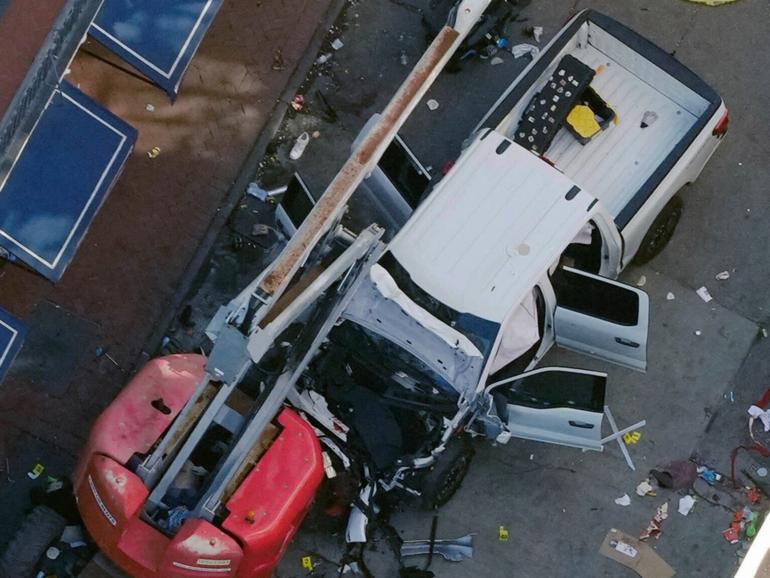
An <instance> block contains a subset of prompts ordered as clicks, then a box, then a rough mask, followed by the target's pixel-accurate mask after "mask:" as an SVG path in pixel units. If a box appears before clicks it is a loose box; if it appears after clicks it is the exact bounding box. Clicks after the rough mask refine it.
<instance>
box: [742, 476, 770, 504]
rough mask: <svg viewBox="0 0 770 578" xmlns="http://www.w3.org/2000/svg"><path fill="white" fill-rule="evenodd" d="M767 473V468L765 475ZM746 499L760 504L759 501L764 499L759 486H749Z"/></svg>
mask: <svg viewBox="0 0 770 578" xmlns="http://www.w3.org/2000/svg"><path fill="white" fill-rule="evenodd" d="M760 469H764V468H760ZM766 475H767V470H765V476H766ZM762 477H764V476H762ZM746 499H747V500H748V501H749V503H750V504H758V503H759V501H760V500H761V499H762V492H760V491H759V488H757V487H754V488H747V489H746Z"/></svg>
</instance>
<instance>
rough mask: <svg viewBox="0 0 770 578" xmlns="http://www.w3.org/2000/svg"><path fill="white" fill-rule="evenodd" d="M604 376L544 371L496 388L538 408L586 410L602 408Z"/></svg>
mask: <svg viewBox="0 0 770 578" xmlns="http://www.w3.org/2000/svg"><path fill="white" fill-rule="evenodd" d="M604 381H605V380H604V378H603V377H601V376H597V375H593V374H588V373H573V374H570V375H569V376H568V377H567V376H565V375H564V374H563V373H562V372H559V371H541V372H537V373H534V374H531V375H527V376H525V377H522V378H521V379H517V380H516V381H514V382H513V383H511V384H507V385H503V386H500V387H499V388H496V389H495V394H497V395H501V396H504V397H505V401H506V402H507V403H510V404H514V405H523V406H525V407H531V408H534V409H553V408H557V407H568V408H572V409H582V410H585V411H594V412H595V411H602V410H603V408H602V404H603V402H604Z"/></svg>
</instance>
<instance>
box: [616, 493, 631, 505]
mask: <svg viewBox="0 0 770 578" xmlns="http://www.w3.org/2000/svg"><path fill="white" fill-rule="evenodd" d="M615 503H616V504H617V505H618V506H630V505H631V496H629V495H628V494H623V495H622V496H620V497H619V498H615Z"/></svg>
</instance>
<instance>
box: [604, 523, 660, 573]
mask: <svg viewBox="0 0 770 578" xmlns="http://www.w3.org/2000/svg"><path fill="white" fill-rule="evenodd" d="M599 553H600V554H601V555H602V556H606V557H607V558H609V559H611V560H615V561H616V562H618V563H620V564H623V566H625V567H627V568H630V569H631V570H633V571H634V572H636V573H637V574H639V576H641V577H642V578H671V577H672V576H673V575H674V574H675V572H674V569H673V568H671V566H669V565H668V564H667V563H666V561H665V560H663V558H661V557H660V556H659V555H658V553H657V552H655V550H653V549H652V548H651V547H650V546H649V545H648V544H645V543H644V542H641V541H639V540H637V539H636V538H634V537H632V536H629V535H628V534H625V533H623V532H621V531H619V530H616V529H615V528H612V529H611V530H610V531H609V532H607V536H606V537H605V538H604V542H602V545H601V547H600V548H599Z"/></svg>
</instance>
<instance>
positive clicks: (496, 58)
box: [489, 56, 505, 66]
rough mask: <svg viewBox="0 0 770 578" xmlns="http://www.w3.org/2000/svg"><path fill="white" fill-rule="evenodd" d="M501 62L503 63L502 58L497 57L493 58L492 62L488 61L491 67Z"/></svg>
mask: <svg viewBox="0 0 770 578" xmlns="http://www.w3.org/2000/svg"><path fill="white" fill-rule="evenodd" d="M503 62H505V61H504V60H503V59H502V58H500V57H499V56H495V57H494V58H493V59H492V60H490V61H489V64H491V65H492V66H497V65H498V64H502V63H503Z"/></svg>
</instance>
